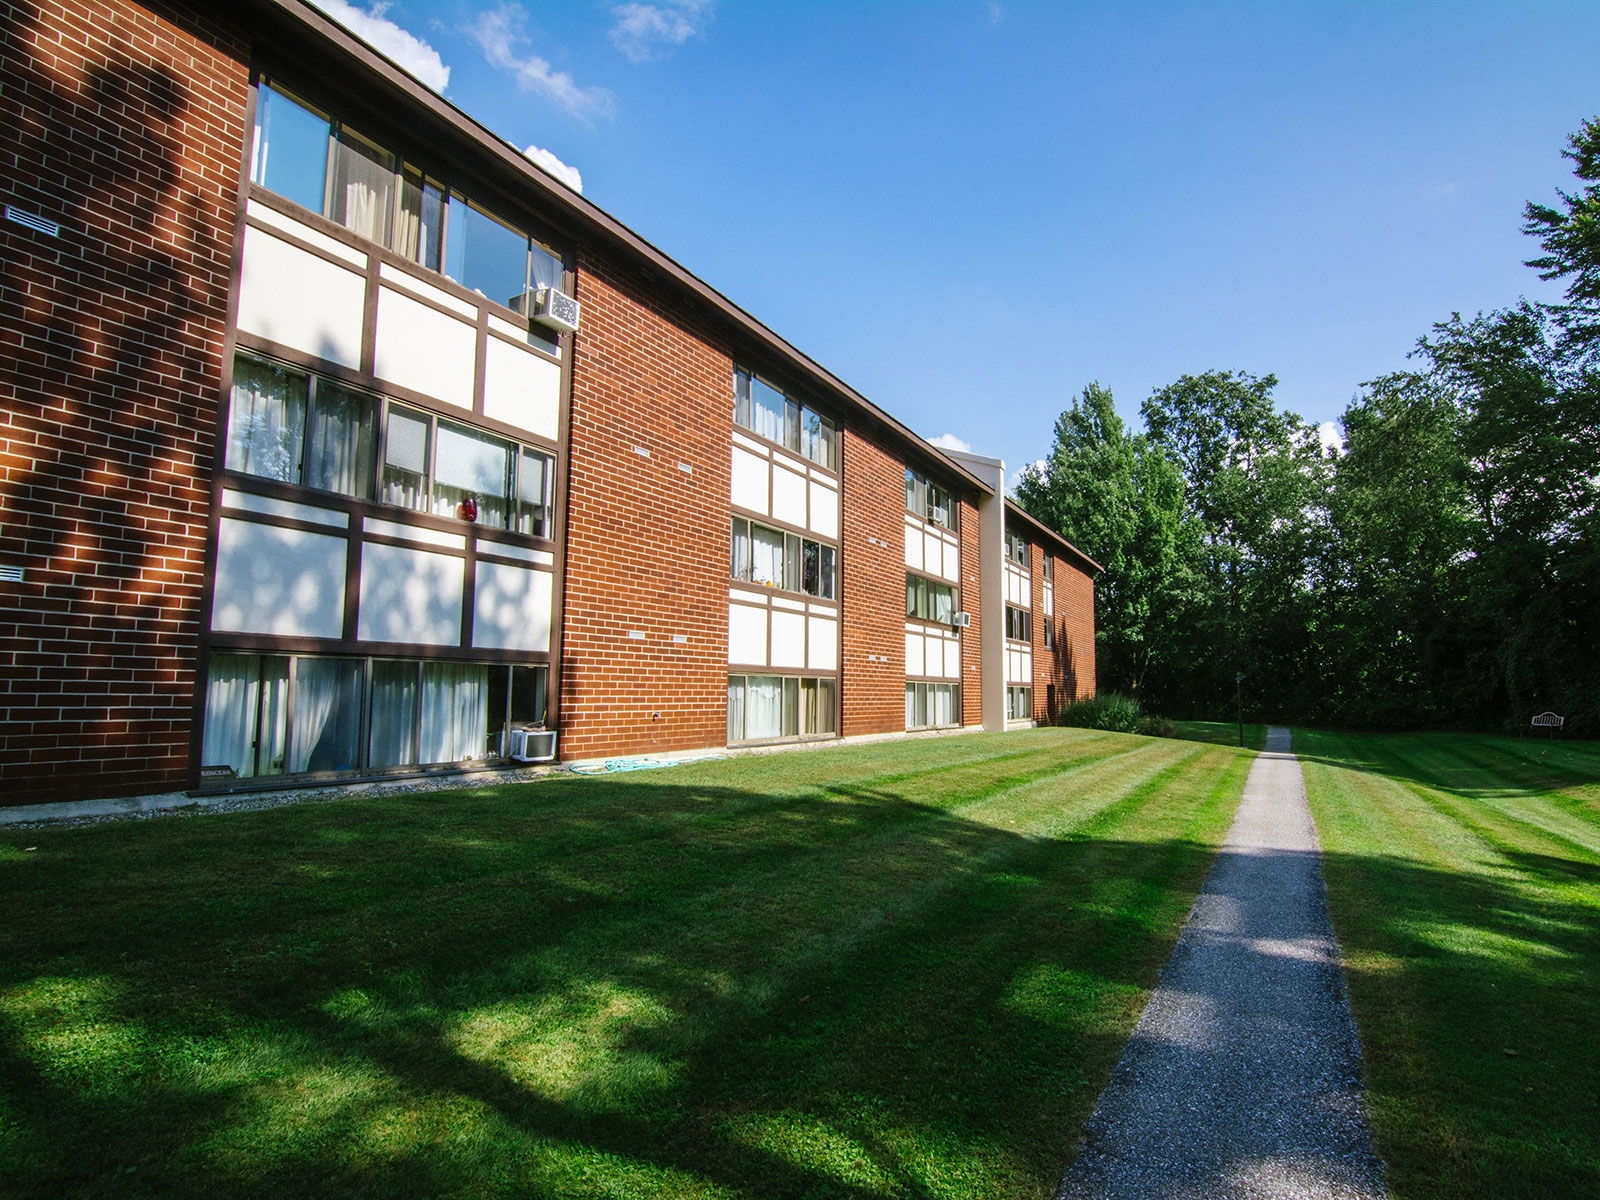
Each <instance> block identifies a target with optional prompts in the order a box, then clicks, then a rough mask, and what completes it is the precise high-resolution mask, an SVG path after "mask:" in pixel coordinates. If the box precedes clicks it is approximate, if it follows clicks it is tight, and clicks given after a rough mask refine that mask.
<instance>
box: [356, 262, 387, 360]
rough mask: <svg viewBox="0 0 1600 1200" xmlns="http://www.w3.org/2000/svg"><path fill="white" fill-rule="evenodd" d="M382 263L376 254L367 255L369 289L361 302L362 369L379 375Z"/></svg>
mask: <svg viewBox="0 0 1600 1200" xmlns="http://www.w3.org/2000/svg"><path fill="white" fill-rule="evenodd" d="M381 265H382V264H381V263H380V262H379V260H378V256H377V255H376V254H368V255H367V290H366V293H365V295H364V296H363V297H362V303H361V371H362V374H364V375H367V376H370V377H372V378H374V379H376V378H377V376H378V371H377V364H378V290H379V279H380V276H379V274H378V271H379V268H380V267H381Z"/></svg>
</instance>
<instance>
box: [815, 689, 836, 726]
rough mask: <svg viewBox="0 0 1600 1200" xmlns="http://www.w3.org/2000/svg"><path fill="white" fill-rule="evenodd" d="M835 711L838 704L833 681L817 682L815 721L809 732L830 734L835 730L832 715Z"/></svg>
mask: <svg viewBox="0 0 1600 1200" xmlns="http://www.w3.org/2000/svg"><path fill="white" fill-rule="evenodd" d="M837 711H838V702H837V699H836V696H835V689H834V682H833V680H831V679H819V680H817V720H816V725H815V726H814V727H813V728H812V730H811V732H812V733H832V732H833V731H834V729H835V728H837V726H836V725H835V724H834V714H835V713H836V712H837Z"/></svg>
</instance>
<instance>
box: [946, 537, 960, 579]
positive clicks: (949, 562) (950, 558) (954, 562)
mask: <svg viewBox="0 0 1600 1200" xmlns="http://www.w3.org/2000/svg"><path fill="white" fill-rule="evenodd" d="M944 577H945V578H946V579H957V580H959V579H960V578H961V547H960V545H959V544H957V543H955V542H946V543H945V544H944Z"/></svg>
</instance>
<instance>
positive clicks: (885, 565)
mask: <svg viewBox="0 0 1600 1200" xmlns="http://www.w3.org/2000/svg"><path fill="white" fill-rule="evenodd" d="M841 442H842V452H841V454H840V460H839V461H840V466H841V475H842V476H843V479H842V486H841V492H840V495H841V499H840V503H841V505H842V507H843V509H844V513H843V522H842V524H843V530H844V539H843V543H842V545H841V546H840V552H839V553H840V564H841V565H840V574H841V580H840V593H839V594H840V599H841V608H842V612H841V614H840V619H841V621H842V623H843V626H844V628H843V631H842V634H841V638H840V642H841V646H840V649H841V651H842V659H841V663H840V666H841V671H842V678H841V684H840V687H841V690H842V691H843V693H844V701H843V705H842V707H843V709H844V712H843V714H842V720H841V724H840V732H841V733H843V734H844V735H845V736H846V737H852V736H854V735H856V734H862V733H889V732H893V731H898V730H904V729H905V727H906V636H905V632H906V609H905V604H906V555H905V545H906V535H905V528H906V520H905V517H906V469H905V465H904V464H903V463H902V462H901V461H900V460H899V459H897V458H894V457H892V456H890V455H889V454H886V453H885V452H884V451H883V450H881V449H880V448H879V447H878V446H877V445H876V444H875V443H874V442H872V441H871V440H870V439H868V438H867V437H865V436H863V435H862V434H860V433H857V432H856V431H854V430H846V431H845V433H844V435H843V436H842V438H841Z"/></svg>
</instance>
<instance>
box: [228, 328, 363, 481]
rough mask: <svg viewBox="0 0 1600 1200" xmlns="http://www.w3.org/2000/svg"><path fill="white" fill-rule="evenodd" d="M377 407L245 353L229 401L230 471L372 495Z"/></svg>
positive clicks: (337, 387)
mask: <svg viewBox="0 0 1600 1200" xmlns="http://www.w3.org/2000/svg"><path fill="white" fill-rule="evenodd" d="M377 411H378V402H377V399H376V398H375V397H373V396H370V395H368V394H367V393H365V392H360V391H356V390H355V389H353V388H347V387H344V386H342V385H340V384H337V383H335V382H334V381H333V380H331V379H325V378H322V377H321V376H314V375H307V374H306V373H305V372H303V371H296V370H294V369H293V368H290V367H286V366H282V365H281V364H278V363H273V362H269V361H267V360H265V359H259V358H255V357H254V356H251V355H247V354H240V355H237V356H236V357H235V358H234V364H233V388H232V391H231V392H230V393H229V399H228V445H227V450H226V451H225V453H224V457H223V465H224V466H225V467H226V468H227V469H228V470H230V471H239V472H242V473H243V474H246V475H258V476H261V477H262V478H265V479H276V480H279V481H281V482H283V483H296V484H300V485H301V486H303V487H313V488H321V489H323V490H325V491H330V492H339V493H340V494H342V495H346V496H357V497H360V498H361V499H363V500H365V499H368V498H370V497H371V495H372V460H373V456H374V452H375V443H376V440H377V436H376V434H377Z"/></svg>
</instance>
